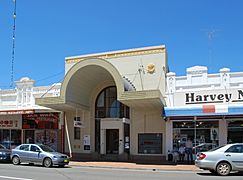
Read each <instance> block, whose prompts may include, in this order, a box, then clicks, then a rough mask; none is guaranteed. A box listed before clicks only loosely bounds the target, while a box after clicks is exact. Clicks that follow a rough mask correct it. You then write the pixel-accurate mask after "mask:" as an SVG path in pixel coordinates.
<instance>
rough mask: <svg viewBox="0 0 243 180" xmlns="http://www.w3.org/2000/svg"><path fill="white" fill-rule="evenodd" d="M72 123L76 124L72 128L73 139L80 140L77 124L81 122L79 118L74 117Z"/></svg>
mask: <svg viewBox="0 0 243 180" xmlns="http://www.w3.org/2000/svg"><path fill="white" fill-rule="evenodd" d="M74 122H75V124H77V126H76V127H74V139H77V140H80V127H79V125H78V124H79V123H78V122H81V121H80V117H74Z"/></svg>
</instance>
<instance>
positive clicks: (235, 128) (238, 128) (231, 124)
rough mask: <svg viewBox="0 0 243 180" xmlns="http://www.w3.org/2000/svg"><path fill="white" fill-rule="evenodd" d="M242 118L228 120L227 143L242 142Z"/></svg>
mask: <svg viewBox="0 0 243 180" xmlns="http://www.w3.org/2000/svg"><path fill="white" fill-rule="evenodd" d="M242 134H243V120H231V121H228V143H243V136H242Z"/></svg>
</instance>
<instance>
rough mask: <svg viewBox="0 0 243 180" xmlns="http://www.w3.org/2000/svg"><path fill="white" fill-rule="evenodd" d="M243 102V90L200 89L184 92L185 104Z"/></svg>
mask: <svg viewBox="0 0 243 180" xmlns="http://www.w3.org/2000/svg"><path fill="white" fill-rule="evenodd" d="M228 102H230V103H233V102H243V90H240V89H238V90H232V89H231V90H229V91H228V92H227V91H226V90H224V91H210V92H208V91H204V92H203V91H199V92H188V93H184V103H185V104H207V103H228Z"/></svg>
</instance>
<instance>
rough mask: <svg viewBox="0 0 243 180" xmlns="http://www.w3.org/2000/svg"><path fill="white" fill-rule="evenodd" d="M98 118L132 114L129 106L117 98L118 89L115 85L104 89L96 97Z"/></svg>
mask: <svg viewBox="0 0 243 180" xmlns="http://www.w3.org/2000/svg"><path fill="white" fill-rule="evenodd" d="M95 112H96V113H95V117H96V118H124V117H125V118H128V119H129V116H130V113H129V107H128V106H126V105H124V104H122V103H121V102H119V101H118V100H117V90H116V87H115V86H111V87H107V88H105V89H103V90H102V91H101V92H100V94H99V95H98V97H97V99H96V106H95Z"/></svg>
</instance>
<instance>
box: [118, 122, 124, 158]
mask: <svg viewBox="0 0 243 180" xmlns="http://www.w3.org/2000/svg"><path fill="white" fill-rule="evenodd" d="M123 153H124V123H123V122H121V127H119V154H123Z"/></svg>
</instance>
